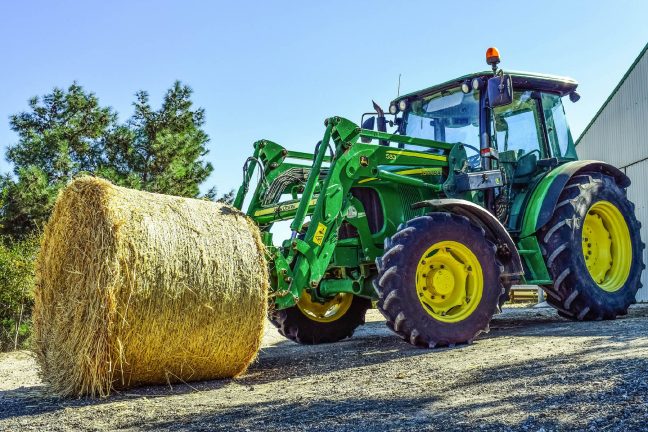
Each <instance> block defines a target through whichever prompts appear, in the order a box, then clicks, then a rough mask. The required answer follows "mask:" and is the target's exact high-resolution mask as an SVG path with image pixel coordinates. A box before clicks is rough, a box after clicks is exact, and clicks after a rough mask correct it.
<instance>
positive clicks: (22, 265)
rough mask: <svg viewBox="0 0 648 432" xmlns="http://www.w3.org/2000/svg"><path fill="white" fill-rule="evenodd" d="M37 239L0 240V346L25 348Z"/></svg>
mask: <svg viewBox="0 0 648 432" xmlns="http://www.w3.org/2000/svg"><path fill="white" fill-rule="evenodd" d="M38 246H39V240H38V238H37V237H35V236H34V237H29V238H27V239H25V240H21V241H10V240H7V239H4V240H2V241H0V350H1V351H10V350H15V349H22V348H26V347H27V346H28V344H29V336H30V335H31V312H32V306H33V304H34V298H33V291H34V261H35V259H36V253H37V251H38Z"/></svg>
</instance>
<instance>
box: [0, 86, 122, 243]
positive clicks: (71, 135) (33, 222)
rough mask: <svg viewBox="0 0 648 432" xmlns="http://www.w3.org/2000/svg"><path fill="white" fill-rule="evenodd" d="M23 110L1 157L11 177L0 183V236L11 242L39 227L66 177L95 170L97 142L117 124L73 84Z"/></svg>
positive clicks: (12, 121)
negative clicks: (14, 138)
mask: <svg viewBox="0 0 648 432" xmlns="http://www.w3.org/2000/svg"><path fill="white" fill-rule="evenodd" d="M29 108H30V109H29V111H25V112H22V113H20V114H16V115H13V116H11V118H10V126H11V129H12V130H13V131H14V132H16V133H17V134H18V138H19V140H18V143H16V144H15V145H12V146H9V148H8V150H7V153H6V157H7V160H8V161H9V162H11V163H12V164H13V166H14V172H13V173H14V175H13V176H10V175H6V176H4V177H2V179H0V191H1V197H2V199H1V201H0V203H1V205H2V207H1V208H0V217H1V218H2V223H1V225H2V227H1V228H0V230H1V232H2V233H4V234H9V235H11V236H14V237H22V236H24V235H26V234H28V233H29V232H31V231H33V230H34V229H36V228H39V227H40V226H42V224H43V223H44V222H45V221H46V219H47V217H48V216H49V213H50V211H51V208H52V205H53V203H54V200H55V199H56V195H57V192H58V190H59V189H60V188H61V187H62V186H63V185H65V184H66V183H67V182H68V181H69V180H70V179H71V178H72V177H74V176H75V175H78V174H80V173H83V172H88V173H91V172H93V171H95V170H96V168H97V167H98V165H97V162H98V161H99V155H100V154H101V152H102V141H103V137H104V136H105V135H106V133H107V131H108V130H109V128H110V127H111V126H112V125H114V123H115V121H116V119H117V116H116V114H115V113H114V112H113V111H112V110H111V109H110V108H106V107H101V106H100V105H99V101H98V99H97V98H96V96H95V95H94V94H92V93H87V92H86V91H85V90H84V89H83V88H82V87H81V86H79V85H78V84H76V83H73V84H72V85H71V86H70V87H69V88H68V89H67V90H63V89H59V88H55V89H54V90H53V91H52V93H50V94H48V95H45V96H43V97H42V98H38V97H34V98H32V99H31V100H30V101H29Z"/></svg>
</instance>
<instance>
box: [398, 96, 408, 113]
mask: <svg viewBox="0 0 648 432" xmlns="http://www.w3.org/2000/svg"><path fill="white" fill-rule="evenodd" d="M398 109H399V110H401V111H405V109H407V101H406V100H405V99H403V100H401V101H400V102H398Z"/></svg>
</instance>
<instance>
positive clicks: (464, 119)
mask: <svg viewBox="0 0 648 432" xmlns="http://www.w3.org/2000/svg"><path fill="white" fill-rule="evenodd" d="M405 133H406V135H408V136H412V137H416V138H427V139H433V140H436V141H442V142H446V143H450V144H454V143H457V142H460V143H463V144H468V145H471V146H473V147H475V148H477V149H478V148H479V91H472V90H471V91H470V93H463V92H462V91H461V89H460V88H456V89H452V90H447V91H443V92H440V93H436V94H434V95H432V96H428V97H426V98H423V99H418V100H415V101H412V105H411V110H410V111H409V112H408V113H407V115H406V118H405ZM466 151H467V152H468V154H469V155H470V154H471V153H473V152H474V151H472V152H471V150H470V149H468V148H467V149H466Z"/></svg>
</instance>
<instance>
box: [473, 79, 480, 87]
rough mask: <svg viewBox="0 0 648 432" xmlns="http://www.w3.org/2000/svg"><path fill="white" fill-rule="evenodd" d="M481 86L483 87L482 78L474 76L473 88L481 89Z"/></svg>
mask: <svg viewBox="0 0 648 432" xmlns="http://www.w3.org/2000/svg"><path fill="white" fill-rule="evenodd" d="M479 87H481V80H480V79H479V78H474V79H473V80H472V88H473V90H479Z"/></svg>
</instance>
